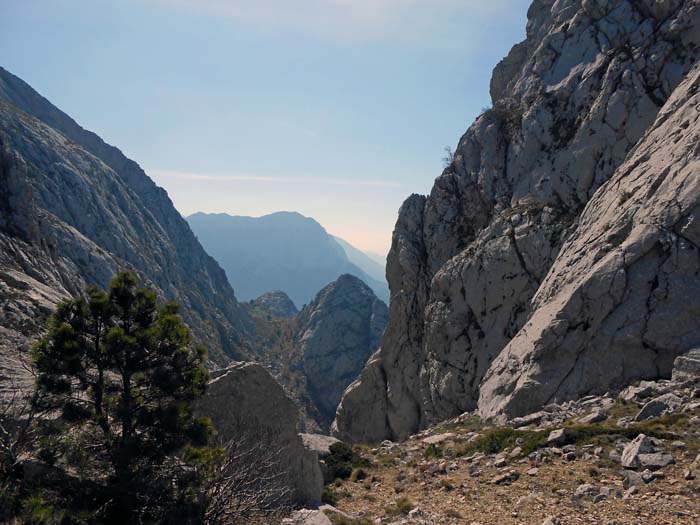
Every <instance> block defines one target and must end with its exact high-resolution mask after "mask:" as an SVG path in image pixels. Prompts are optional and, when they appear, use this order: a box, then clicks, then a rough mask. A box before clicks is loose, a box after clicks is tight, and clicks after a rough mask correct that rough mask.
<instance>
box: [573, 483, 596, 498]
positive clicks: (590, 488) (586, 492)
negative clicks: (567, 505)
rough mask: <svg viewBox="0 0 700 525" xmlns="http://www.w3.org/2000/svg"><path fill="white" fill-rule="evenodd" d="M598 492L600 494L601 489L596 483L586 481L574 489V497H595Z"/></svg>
mask: <svg viewBox="0 0 700 525" xmlns="http://www.w3.org/2000/svg"><path fill="white" fill-rule="evenodd" d="M598 494H600V491H599V490H598V488H597V487H596V486H595V485H591V484H590V483H584V484H582V485H579V486H578V487H577V488H576V490H575V491H574V499H582V498H588V497H590V498H594V497H595V496H596V495H598Z"/></svg>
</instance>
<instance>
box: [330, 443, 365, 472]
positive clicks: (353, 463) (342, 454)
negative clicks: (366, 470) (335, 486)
mask: <svg viewBox="0 0 700 525" xmlns="http://www.w3.org/2000/svg"><path fill="white" fill-rule="evenodd" d="M330 452H331V453H330V455H329V456H328V457H326V459H325V460H324V461H325V463H326V466H327V467H328V479H348V478H349V477H350V476H352V473H353V470H354V469H356V468H360V467H368V466H369V464H368V462H367V461H366V460H364V459H362V458H361V457H360V456H358V455H357V454H356V453H355V451H354V450H353V449H352V447H351V446H350V445H348V444H347V443H343V442H342V441H341V442H338V443H333V444H332V445H331V446H330Z"/></svg>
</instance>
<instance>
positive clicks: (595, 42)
mask: <svg viewBox="0 0 700 525" xmlns="http://www.w3.org/2000/svg"><path fill="white" fill-rule="evenodd" d="M699 44H700V6H698V3H697V2H696V1H692V0H685V1H683V0H674V1H670V0H668V1H666V0H664V1H651V0H648V1H639V2H633V1H630V0H605V1H603V0H584V1H577V0H567V1H557V2H554V1H551V0H535V1H534V2H533V4H532V6H531V8H530V11H529V13H528V25H527V38H526V40H525V41H524V42H522V43H520V44H518V45H517V46H516V47H515V48H514V49H513V51H511V53H510V54H509V55H508V57H507V58H506V59H504V60H503V61H502V62H501V63H500V64H499V65H498V67H497V68H496V71H495V72H494V75H493V79H492V83H491V93H492V97H493V104H494V105H493V109H491V110H489V111H487V112H485V113H484V114H483V115H482V116H480V117H479V118H478V119H477V120H476V122H475V123H474V124H473V125H472V126H471V127H470V128H469V130H468V131H467V132H466V133H465V135H464V136H463V137H462V138H461V140H460V142H459V145H458V147H457V149H456V151H455V155H454V161H453V163H452V164H451V165H450V166H449V167H448V168H447V169H446V170H445V171H444V172H443V174H442V175H441V176H440V177H439V178H438V179H437V180H436V181H435V185H434V187H433V189H432V191H431V194H430V195H429V196H428V197H421V196H417V195H414V196H411V197H409V199H408V200H407V201H406V202H405V203H404V205H403V206H402V208H401V210H400V212H399V218H398V221H397V225H396V229H395V232H394V237H393V241H392V249H391V252H390V254H389V257H388V261H387V262H388V266H387V277H388V280H389V286H390V289H391V303H390V322H389V325H388V327H387V330H386V334H385V336H384V339H383V341H382V345H381V351H380V352H379V353H378V354H377V355H375V356H374V357H373V358H372V359H371V360H370V362H369V363H368V365H367V368H366V369H365V370H364V371H363V374H362V376H361V378H360V380H358V381H357V382H355V383H354V384H353V385H352V386H351V387H350V388H349V389H348V390H347V392H346V393H345V395H344V398H343V400H342V402H341V405H340V407H339V411H338V414H337V418H336V423H335V426H336V428H337V433H338V435H339V436H340V437H341V438H343V439H346V440H352V441H379V440H382V439H396V438H401V437H405V436H407V435H409V434H411V433H413V432H415V431H416V430H418V429H420V428H422V427H425V426H427V425H430V424H432V423H435V422H437V421H440V420H443V419H446V418H448V417H451V416H454V415H457V414H459V413H462V412H465V411H469V410H474V409H476V408H477V405H478V403H479V399H480V385H481V383H482V381H483V380H484V377H485V376H486V374H487V371H489V369H490V368H491V366H492V363H493V361H494V359H496V358H498V357H499V356H500V355H501V354H502V352H503V350H504V348H506V346H507V345H509V343H510V342H511V340H512V339H513V338H515V337H516V335H517V336H518V338H527V333H528V332H531V331H532V330H531V329H530V328H528V327H529V326H530V323H531V322H532V321H528V320H529V319H531V317H532V316H533V314H534V313H535V312H536V311H537V310H538V309H539V308H541V307H543V305H545V300H547V301H549V300H550V299H551V298H552V297H553V291H554V290H555V289H556V290H558V289H559V288H560V287H557V286H556V281H557V279H560V278H561V276H562V275H563V273H562V272H564V271H565V270H566V267H565V266H564V265H563V264H562V266H561V268H562V272H559V273H556V277H553V275H554V274H552V273H551V272H550V269H551V268H552V266H553V265H554V263H555V260H557V258H558V256H559V253H560V251H561V250H562V247H563V246H564V245H565V243H566V245H567V246H569V245H570V244H571V242H573V241H568V240H569V239H570V238H572V235H574V236H585V235H586V234H587V228H588V227H590V224H586V225H582V224H579V215H580V214H581V212H582V211H583V209H584V207H585V206H586V204H587V203H588V202H589V201H590V200H591V198H592V197H593V196H594V195H596V192H598V190H599V189H600V188H601V187H602V186H603V185H605V184H606V182H607V181H609V180H610V179H611V177H612V176H613V174H614V173H615V171H616V170H617V169H618V168H619V167H620V166H621V165H622V164H623V163H624V162H625V159H626V158H627V156H628V154H630V152H631V151H632V150H633V149H634V147H635V145H636V144H637V143H638V142H639V140H640V139H641V138H642V137H643V136H644V134H645V132H646V131H647V130H648V129H649V128H650V126H651V125H652V124H653V123H654V121H655V119H656V117H657V115H658V113H659V110H660V109H661V107H662V106H663V105H664V104H665V102H666V101H667V100H668V98H669V97H670V96H671V94H672V93H673V91H674V90H675V88H676V87H677V86H678V85H679V84H680V83H681V81H682V80H683V79H684V78H685V77H686V75H687V74H688V73H689V72H690V70H691V68H692V67H693V65H694V64H695V63H696V61H697V60H698V57H699V56H700V53H699V51H698V49H699V48H698V45H699ZM607 187H609V186H607ZM635 187H636V186H635V185H632V188H635ZM620 191H624V189H621V190H620ZM613 208H615V207H613ZM607 210H608V213H612V214H614V213H616V212H617V211H616V210H615V209H607ZM597 211H598V212H599V213H600V212H601V210H600V209H598V210H597ZM598 234H599V235H600V231H598ZM604 238H607V237H606V236H603V238H599V239H598V242H604ZM614 241H615V239H612V241H610V242H613V243H614ZM571 264H573V261H571ZM566 271H567V272H568V271H569V270H566ZM569 273H570V272H569ZM548 275H549V277H548ZM647 277H649V275H647ZM618 286H621V285H619V284H618ZM541 287H542V289H541ZM622 288H625V286H623V287H622ZM546 289H549V290H551V291H550V292H545V291H544V290H546ZM628 289H630V290H631V289H633V286H631V285H630V286H629V287H628ZM538 290H539V291H538ZM615 291H618V290H617V289H616V290H615ZM619 291H622V290H619ZM640 293H641V292H640ZM603 296H604V294H603V292H601V296H600V297H603ZM533 298H534V301H533ZM552 315H554V313H553V314H552ZM552 320H553V319H552ZM547 322H548V321H545V320H543V323H545V324H547ZM569 322H570V323H571V322H572V321H571V318H569ZM526 323H528V326H527V327H526V328H525V329H524V328H523V327H524V326H525V325H526ZM557 326H558V327H559V329H560V330H562V332H565V331H566V330H567V328H566V326H564V325H563V324H558V325H557ZM584 326H585V325H581V327H580V328H579V329H578V330H579V331H582V330H584ZM663 331H666V332H668V330H662V332H663ZM547 333H548V334H549V332H547ZM676 333H680V331H678V332H676ZM667 335H668V334H667ZM548 336H549V335H548ZM549 337H553V336H549ZM601 337H603V336H602V334H601ZM660 337H662V338H663V337H666V336H660ZM668 337H671V336H670V335H668ZM674 337H675V336H674ZM555 339H556V338H555ZM553 340H554V339H553ZM560 340H561V339H557V341H560ZM513 344H514V343H513ZM647 344H650V343H647ZM658 344H659V342H658V341H654V342H653V344H651V346H654V345H656V346H654V348H661V347H659V346H658ZM550 347H551V348H552V349H553V348H554V347H555V345H554V343H552V345H551V346H550ZM601 348H603V347H601ZM680 350H681V348H680V347H678V349H677V350H673V351H671V352H670V353H668V355H666V354H663V353H662V354H663V355H660V356H659V357H658V358H657V359H651V358H650V359H642V360H640V362H639V363H634V364H633V365H632V366H631V367H630V369H629V371H628V372H624V373H622V372H620V371H619V370H620V368H619V366H621V364H620V363H621V362H622V361H625V363H626V362H627V360H628V359H629V357H630V354H629V353H626V354H625V355H626V356H627V357H625V358H622V357H620V359H619V360H618V361H616V363H615V365H614V367H612V368H610V369H606V371H605V374H604V376H605V377H604V380H603V382H602V384H606V385H610V384H612V383H616V382H620V383H623V382H624V381H625V380H627V379H631V378H633V377H637V378H638V377H640V376H649V377H656V376H658V375H659V374H663V373H667V372H668V371H669V370H670V368H668V367H667V366H666V365H667V361H668V360H670V362H672V359H673V357H675V354H674V352H675V353H677V352H678V351H680ZM567 351H568V350H567ZM645 352H652V350H650V349H646V350H645ZM571 353H572V355H578V350H573V349H572V350H571ZM642 353H644V352H642ZM508 355H512V352H510V351H509V352H508ZM523 355H525V354H523ZM548 355H549V356H550V357H551V359H552V360H551V361H550V362H549V364H548V365H547V366H548V367H549V368H559V367H560V365H559V364H558V362H556V359H558V357H556V359H555V357H554V356H553V355H552V354H548ZM621 355H622V354H621ZM506 362H508V363H510V367H509V368H507V369H506V367H504V365H503V363H506ZM594 362H595V359H590V360H588V359H583V360H581V363H580V364H579V365H577V366H579V367H580V366H591V367H595V366H596V365H594V364H593V363H594ZM499 363H500V364H499V365H498V366H499V370H501V373H500V374H499V377H500V378H501V381H502V382H507V379H506V376H507V375H508V374H514V376H513V377H522V378H523V381H526V379H524V378H525V377H526V375H521V374H519V372H518V370H519V369H518V366H527V363H525V362H523V361H522V360H521V361H518V362H517V364H516V362H515V361H514V360H513V359H512V358H510V360H509V359H506V358H505V357H503V359H501V358H499ZM584 363H587V364H585V365H584ZM601 363H602V362H601ZM655 364H659V367H660V368H659V369H657V368H655V366H654V365H655ZM602 367H603V365H602V364H599V368H602ZM560 368H561V370H570V369H571V367H568V365H567V364H566V363H562V364H561V367H560ZM516 372H518V373H516ZM565 374H566V372H564V375H565ZM493 375H494V374H493V373H491V374H490V376H489V377H492V376H493ZM588 375H589V376H591V375H592V372H591V373H588ZM575 377H579V375H578V374H575ZM562 378H563V377H562ZM570 379H572V380H567V381H566V382H565V383H566V386H565V387H563V388H562V389H559V388H558V387H557V384H556V382H555V383H554V385H553V388H554V390H555V391H557V392H558V395H560V396H561V395H565V396H574V395H577V394H581V393H585V392H587V390H586V388H590V387H591V385H590V384H585V386H584V383H585V382H584V383H580V382H577V381H576V380H575V379H573V377H572V378H570ZM550 386H551V385H550ZM506 388H507V387H506V386H503V388H501V389H500V390H499V393H498V396H504V397H506V396H507V395H509V394H508V393H507V392H506ZM544 390H546V389H544ZM544 390H543V391H544ZM501 391H502V392H501ZM489 392H493V390H490V391H489ZM523 393H524V391H523ZM554 393H555V392H550V395H548V396H545V395H544V394H543V393H542V395H541V396H540V397H537V398H533V399H532V400H531V402H530V403H529V404H528V406H527V407H525V405H523V406H520V405H517V404H515V403H513V404H508V407H509V409H508V415H509V416H514V415H516V414H518V413H519V414H520V415H522V414H523V413H528V412H533V411H534V410H531V408H532V407H531V406H530V405H533V404H534V405H538V406H541V404H543V403H544V402H546V400H547V399H549V397H551V394H554ZM493 395H496V393H495V392H493V394H488V395H487V396H485V395H484V394H483V393H482V395H481V398H482V400H483V402H482V405H483V406H486V405H487V404H489V403H490V401H486V399H490V397H489V396H491V397H492V396H493ZM525 397H527V395H524V397H523V403H525V401H524V398H525ZM492 406H493V410H492V409H489V410H486V412H487V413H489V414H491V413H494V411H495V412H498V411H500V410H505V409H506V406H505V405H504V404H502V403H495V404H492ZM486 412H485V413H486Z"/></svg>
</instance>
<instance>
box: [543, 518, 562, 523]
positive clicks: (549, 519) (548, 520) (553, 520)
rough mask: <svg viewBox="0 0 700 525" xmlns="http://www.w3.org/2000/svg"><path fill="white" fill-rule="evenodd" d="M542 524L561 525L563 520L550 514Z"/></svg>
mask: <svg viewBox="0 0 700 525" xmlns="http://www.w3.org/2000/svg"><path fill="white" fill-rule="evenodd" d="M542 525H561V521H560V520H559V518H555V517H554V516H550V517H548V518H547V519H545V520H544V521H543V522H542Z"/></svg>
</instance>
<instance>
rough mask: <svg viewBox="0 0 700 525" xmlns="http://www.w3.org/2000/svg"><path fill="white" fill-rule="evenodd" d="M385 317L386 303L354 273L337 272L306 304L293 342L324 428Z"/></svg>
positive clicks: (370, 350) (374, 345)
mask: <svg viewBox="0 0 700 525" xmlns="http://www.w3.org/2000/svg"><path fill="white" fill-rule="evenodd" d="M387 317H388V309H387V307H386V305H385V304H384V303H383V302H382V301H380V300H379V299H377V297H376V296H375V295H374V293H373V292H372V290H371V289H370V288H369V287H368V286H367V285H366V284H365V283H364V282H362V281H361V280H360V279H358V278H357V277H355V276H353V275H349V274H345V275H341V276H340V277H339V278H338V279H337V280H336V281H334V282H333V283H331V284H329V285H328V286H326V287H325V288H323V290H321V291H320V292H319V293H318V295H317V296H316V298H315V299H314V300H313V302H311V304H309V305H308V306H307V307H305V308H304V309H303V310H302V311H301V313H300V314H299V317H298V318H297V323H296V333H295V336H294V339H295V346H296V347H297V348H298V351H299V354H300V356H301V363H300V364H301V368H302V370H303V371H304V376H305V377H306V384H307V386H308V390H309V394H310V395H311V398H312V399H313V400H314V402H315V404H316V406H317V407H318V409H319V411H320V414H321V417H322V418H323V419H324V421H323V423H324V424H325V427H326V428H328V427H329V426H330V424H331V422H332V421H333V417H334V416H335V411H336V407H337V406H338V403H339V402H340V398H341V396H342V394H343V391H344V390H345V388H346V387H347V386H348V385H349V384H350V383H351V382H352V381H354V380H355V379H356V378H357V377H358V376H359V374H360V372H361V371H362V368H363V367H364V366H365V363H366V362H367V359H368V358H369V357H370V356H371V355H372V354H373V353H374V352H375V351H376V350H377V348H378V346H379V341H380V339H381V337H382V334H383V333H384V328H385V327H386V323H387Z"/></svg>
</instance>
